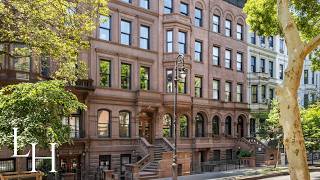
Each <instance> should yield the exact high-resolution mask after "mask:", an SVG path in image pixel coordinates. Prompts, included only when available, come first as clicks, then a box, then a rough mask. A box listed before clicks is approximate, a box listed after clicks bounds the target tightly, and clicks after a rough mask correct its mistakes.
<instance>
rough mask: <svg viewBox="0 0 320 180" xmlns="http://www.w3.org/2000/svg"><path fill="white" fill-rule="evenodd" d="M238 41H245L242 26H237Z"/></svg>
mask: <svg viewBox="0 0 320 180" xmlns="http://www.w3.org/2000/svg"><path fill="white" fill-rule="evenodd" d="M237 39H238V40H243V26H242V25H241V24H237Z"/></svg>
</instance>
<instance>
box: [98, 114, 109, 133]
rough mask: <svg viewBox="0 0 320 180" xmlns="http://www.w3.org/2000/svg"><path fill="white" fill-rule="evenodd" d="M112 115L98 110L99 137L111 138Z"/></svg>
mask: <svg viewBox="0 0 320 180" xmlns="http://www.w3.org/2000/svg"><path fill="white" fill-rule="evenodd" d="M110 131H111V113H110V111H108V110H98V136H101V137H110V135H111V132H110Z"/></svg>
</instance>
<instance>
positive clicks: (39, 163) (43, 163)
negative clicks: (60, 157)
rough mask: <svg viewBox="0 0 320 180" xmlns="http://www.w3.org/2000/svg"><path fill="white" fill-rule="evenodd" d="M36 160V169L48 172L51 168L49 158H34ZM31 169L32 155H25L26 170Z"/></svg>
mask: <svg viewBox="0 0 320 180" xmlns="http://www.w3.org/2000/svg"><path fill="white" fill-rule="evenodd" d="M35 160H36V162H35V163H36V167H35V168H36V170H39V171H42V172H49V171H50V170H51V167H50V164H51V160H50V159H35ZM31 170H32V157H27V171H31Z"/></svg>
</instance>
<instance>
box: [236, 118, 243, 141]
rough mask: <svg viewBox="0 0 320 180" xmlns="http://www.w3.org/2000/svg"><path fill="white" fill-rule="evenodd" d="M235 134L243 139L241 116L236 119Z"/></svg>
mask: <svg viewBox="0 0 320 180" xmlns="http://www.w3.org/2000/svg"><path fill="white" fill-rule="evenodd" d="M237 132H238V136H239V137H244V120H243V117H242V116H239V117H238V126H237Z"/></svg>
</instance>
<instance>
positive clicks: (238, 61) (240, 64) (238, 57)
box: [237, 52, 243, 71]
mask: <svg viewBox="0 0 320 180" xmlns="http://www.w3.org/2000/svg"><path fill="white" fill-rule="evenodd" d="M242 57H243V55H242V53H239V52H238V53H237V71H242Z"/></svg>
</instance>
